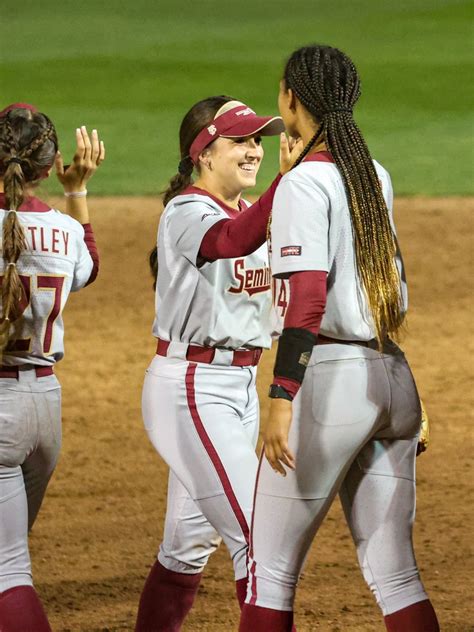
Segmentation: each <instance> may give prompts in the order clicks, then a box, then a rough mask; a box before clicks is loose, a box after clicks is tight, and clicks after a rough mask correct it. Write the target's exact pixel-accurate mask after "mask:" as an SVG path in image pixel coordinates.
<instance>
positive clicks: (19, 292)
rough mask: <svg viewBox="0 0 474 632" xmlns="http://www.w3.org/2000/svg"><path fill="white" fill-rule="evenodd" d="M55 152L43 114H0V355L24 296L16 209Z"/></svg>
mask: <svg viewBox="0 0 474 632" xmlns="http://www.w3.org/2000/svg"><path fill="white" fill-rule="evenodd" d="M56 151H57V138H56V132H55V130H54V127H53V124H52V123H51V121H50V120H49V119H48V118H47V117H46V116H45V115H44V114H40V113H39V112H38V113H32V112H31V111H29V110H26V109H23V108H19V109H14V110H10V111H9V112H8V113H7V114H6V115H5V116H2V117H0V178H1V179H2V180H3V188H4V192H5V201H6V207H7V208H6V211H7V213H6V215H5V217H4V220H3V226H2V257H3V261H4V264H5V266H4V268H5V269H4V273H3V279H2V288H1V298H2V308H1V315H0V356H3V354H4V352H5V349H6V348H7V346H8V344H9V343H10V342H11V340H12V339H13V337H14V334H15V330H16V327H15V325H18V322H19V320H20V318H21V315H22V313H23V309H24V300H25V298H26V296H25V290H24V288H23V285H22V282H21V279H20V275H19V273H18V269H17V262H18V259H19V258H20V256H21V254H22V253H23V252H24V251H25V250H26V248H27V241H26V237H25V232H24V229H23V226H22V225H21V222H20V220H19V218H18V213H17V211H18V209H19V208H20V206H21V205H22V203H23V200H24V198H25V195H26V187H27V185H28V183H32V182H34V181H35V180H38V179H39V178H40V177H41V175H42V174H43V172H44V170H45V169H48V168H49V167H51V165H52V164H53V162H54V157H55V154H56Z"/></svg>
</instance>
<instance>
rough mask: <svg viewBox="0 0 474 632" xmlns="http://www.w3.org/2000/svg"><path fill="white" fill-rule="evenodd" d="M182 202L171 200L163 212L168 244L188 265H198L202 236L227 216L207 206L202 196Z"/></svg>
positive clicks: (219, 210) (223, 212) (215, 208)
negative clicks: (172, 246) (198, 198)
mask: <svg viewBox="0 0 474 632" xmlns="http://www.w3.org/2000/svg"><path fill="white" fill-rule="evenodd" d="M183 197H184V196H183ZM195 197H197V196H195ZM184 200H185V201H182V202H181V201H180V198H178V200H176V201H174V200H173V201H172V202H171V204H170V206H169V207H168V208H167V209H166V210H165V213H164V217H163V219H164V221H165V224H166V229H167V232H168V235H169V240H170V242H171V243H172V244H173V245H174V247H175V248H176V249H177V250H178V252H179V253H180V254H181V255H182V256H183V257H185V258H186V259H187V260H188V261H189V262H190V263H192V264H193V265H198V261H197V258H198V255H199V249H200V247H201V242H202V240H203V237H204V235H205V234H206V233H207V231H208V230H209V229H210V228H211V227H212V226H214V224H216V223H217V222H220V221H221V220H223V219H228V217H229V216H228V215H227V214H226V212H225V211H224V210H223V209H220V208H218V206H217V205H211V204H208V203H207V202H206V201H205V198H204V197H203V196H201V199H200V200H196V201H189V197H188V198H184Z"/></svg>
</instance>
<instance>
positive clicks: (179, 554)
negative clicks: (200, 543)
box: [158, 545, 217, 573]
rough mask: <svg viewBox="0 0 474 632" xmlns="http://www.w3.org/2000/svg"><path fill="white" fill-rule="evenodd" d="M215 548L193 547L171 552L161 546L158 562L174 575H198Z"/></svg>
mask: <svg viewBox="0 0 474 632" xmlns="http://www.w3.org/2000/svg"><path fill="white" fill-rule="evenodd" d="M216 548H217V547H211V548H209V547H193V548H190V549H187V550H181V551H178V550H176V551H172V550H168V549H166V548H165V547H164V546H163V545H161V546H160V551H159V553H158V560H159V562H160V563H161V564H162V565H163V566H164V567H165V568H167V569H168V570H170V571H174V572H175V573H200V572H201V571H202V570H203V569H204V567H205V566H206V564H207V562H208V560H209V557H210V556H211V554H212V553H213V551H215V549H216Z"/></svg>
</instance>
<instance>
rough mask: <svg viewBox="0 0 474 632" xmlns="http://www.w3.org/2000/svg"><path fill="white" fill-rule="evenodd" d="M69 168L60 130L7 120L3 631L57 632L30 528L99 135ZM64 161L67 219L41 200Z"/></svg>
mask: <svg viewBox="0 0 474 632" xmlns="http://www.w3.org/2000/svg"><path fill="white" fill-rule="evenodd" d="M76 141H77V150H76V153H75V156H74V161H73V164H72V165H71V166H70V167H69V168H67V169H66V170H65V169H64V166H63V163H62V158H61V155H60V154H59V153H57V149H58V142H57V137H56V131H55V129H54V126H53V124H52V123H51V121H50V120H49V118H48V117H47V116H45V115H44V114H41V113H40V112H38V111H37V110H36V109H35V108H34V107H32V106H30V105H27V104H13V105H11V106H9V107H8V108H6V109H5V110H3V112H1V113H0V219H1V221H2V257H1V259H0V284H1V292H2V293H1V297H2V302H1V316H0V355H1V362H0V429H1V433H0V629H1V630H2V632H26V631H33V630H34V632H45V631H48V630H51V628H50V626H49V623H48V619H47V616H46V614H45V612H44V610H43V607H42V605H41V602H40V600H39V598H38V595H37V594H36V592H35V590H34V588H33V582H32V576H31V563H30V557H29V552H28V530H29V529H31V527H32V526H33V523H34V521H35V519H36V516H37V515H38V511H39V509H40V506H41V502H42V500H43V497H44V494H45V491H46V487H47V485H48V481H49V479H50V477H51V475H52V473H53V470H54V467H55V465H56V461H57V458H58V453H59V448H60V443H61V410H60V407H61V389H60V385H59V383H58V380H57V379H56V377H55V375H54V372H53V368H54V365H55V363H56V362H57V361H58V360H60V359H61V358H62V357H63V353H64V350H63V322H62V317H61V313H62V310H63V308H64V305H65V303H66V300H67V298H68V295H69V292H71V291H76V290H79V289H80V288H82V287H84V286H85V285H87V284H88V283H91V282H92V281H93V280H94V279H95V276H96V275H97V270H98V255H97V250H96V247H95V241H94V235H93V232H92V228H91V226H90V224H89V215H88V210H87V202H86V197H85V196H86V193H87V191H86V188H85V187H86V183H87V181H88V179H89V178H90V177H91V175H92V174H93V173H94V171H95V169H96V167H97V165H98V164H99V163H100V162H101V161H102V159H103V158H104V147H103V144H102V143H100V141H99V138H98V136H97V132H96V131H95V130H94V131H93V132H92V137H91V138H89V135H88V133H87V130H86V128H85V127H82V128H81V129H78V130H77V131H76ZM54 163H56V171H57V175H58V178H59V180H60V182H61V183H62V185H63V186H64V194H65V196H66V207H67V213H68V214H67V215H64V214H62V213H60V212H59V211H56V210H54V209H51V208H50V207H49V206H48V205H47V204H44V203H43V202H41V200H39V199H38V198H36V197H34V196H33V187H34V185H35V184H37V183H38V182H39V181H40V180H42V179H43V178H45V177H47V176H48V174H49V172H50V170H51V168H52V166H53V164H54Z"/></svg>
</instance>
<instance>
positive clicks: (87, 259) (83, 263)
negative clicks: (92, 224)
mask: <svg viewBox="0 0 474 632" xmlns="http://www.w3.org/2000/svg"><path fill="white" fill-rule="evenodd" d="M69 219H70V220H71V223H72V222H73V223H72V226H71V227H72V228H73V229H74V232H73V235H74V238H75V241H76V247H75V253H76V261H75V265H74V276H73V279H72V285H71V292H77V291H78V290H80V289H81V288H83V287H84V285H85V284H86V283H87V281H88V280H89V278H90V275H91V272H92V268H93V265H94V264H93V262H92V257H91V255H90V253H89V250H88V249H87V245H86V242H85V241H84V228H83V227H82V226H81V224H79V222H76V220H73V219H72V218H69Z"/></svg>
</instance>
